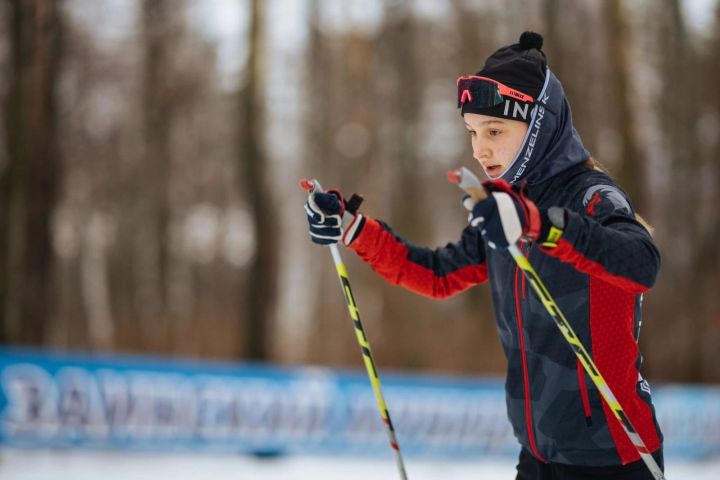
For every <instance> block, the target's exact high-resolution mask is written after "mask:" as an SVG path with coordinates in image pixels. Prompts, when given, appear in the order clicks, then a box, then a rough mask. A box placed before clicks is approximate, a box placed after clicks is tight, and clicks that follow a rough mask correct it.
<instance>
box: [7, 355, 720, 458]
mask: <svg viewBox="0 0 720 480" xmlns="http://www.w3.org/2000/svg"><path fill="white" fill-rule="evenodd" d="M382 381H383V390H384V393H385V397H386V400H387V402H388V407H389V409H390V414H391V416H392V419H393V422H394V424H395V428H396V431H397V435H398V440H399V442H400V445H401V447H402V449H403V452H404V453H405V454H407V455H422V456H423V457H436V458H437V457H466V458H472V457H477V456H479V455H483V456H487V455H512V456H515V455H517V451H518V445H517V443H516V441H515V439H514V437H513V434H512V430H511V428H510V425H509V423H508V421H507V417H506V414H505V395H504V391H503V385H502V381H501V380H498V379H483V378H463V377H430V376H419V375H417V376H416V375H392V374H389V373H388V372H383V378H382ZM654 398H655V403H656V408H657V411H658V416H659V418H660V424H661V426H662V427H663V430H664V432H665V437H666V454H667V455H678V456H686V457H701V456H709V455H719V454H720V388H710V387H706V388H701V387H686V386H665V387H662V388H657V389H656V391H655V392H654ZM0 444H6V445H13V446H25V447H71V446H72V447H85V448H127V449H152V450H177V449H186V450H206V451H233V452H248V453H255V454H261V455H275V454H283V453H325V454H327V453H343V454H363V453H375V452H378V451H385V452H387V451H388V447H387V435H386V432H385V428H384V426H383V424H382V420H381V418H380V414H379V411H378V408H377V405H376V403H375V397H374V396H373V394H372V390H371V388H370V384H369V381H368V379H367V377H366V376H365V375H364V374H363V373H360V372H358V373H351V372H340V371H336V370H330V369H325V368H316V367H305V368H302V367H297V368H282V367H277V366H269V365H252V364H230V363H210V362H200V361H197V362H189V361H180V360H172V361H171V360H167V359H158V358H149V357H126V356H89V355H71V354H64V353H54V352H49V351H42V350H20V349H8V348H0Z"/></svg>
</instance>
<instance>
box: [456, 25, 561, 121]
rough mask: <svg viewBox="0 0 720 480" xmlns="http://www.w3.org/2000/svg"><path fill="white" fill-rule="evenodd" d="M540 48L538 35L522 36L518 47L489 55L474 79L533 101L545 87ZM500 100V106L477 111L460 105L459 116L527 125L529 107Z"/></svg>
mask: <svg viewBox="0 0 720 480" xmlns="http://www.w3.org/2000/svg"><path fill="white" fill-rule="evenodd" d="M542 45H543V37H542V36H541V35H540V34H538V33H535V32H523V34H522V35H520V40H519V41H518V43H515V44H512V45H508V46H507V47H502V48H501V49H499V50H498V51H496V52H495V53H493V54H492V55H490V56H489V57H488V59H487V60H486V61H485V66H484V67H483V68H482V70H480V71H479V72H477V73H476V74H475V75H477V76H480V77H488V78H491V79H493V80H495V81H498V82H500V83H503V84H505V85H507V86H508V87H510V88H513V89H515V90H519V91H520V92H522V93H526V94H528V95H530V96H532V97H533V98H534V99H536V100H537V97H538V95H540V92H541V91H542V88H543V85H544V84H545V70H546V68H547V61H546V58H545V53H544V52H543V51H542ZM504 100H505V101H504V102H503V103H500V104H499V105H495V106H494V107H489V108H479V107H477V106H473V105H472V104H471V102H466V103H463V105H462V110H461V113H462V114H463V115H464V114H466V113H479V114H482V115H490V116H492V117H502V118H509V119H511V120H520V121H524V122H527V123H530V115H529V112H530V110H531V109H532V105H531V104H528V103H525V102H521V101H518V100H515V99H513V98H510V97H507V96H505V97H504Z"/></svg>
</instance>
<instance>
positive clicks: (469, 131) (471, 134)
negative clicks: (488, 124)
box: [467, 130, 475, 137]
mask: <svg viewBox="0 0 720 480" xmlns="http://www.w3.org/2000/svg"><path fill="white" fill-rule="evenodd" d="M467 132H468V133H469V134H470V136H471V137H472V136H473V135H475V130H468V131H467Z"/></svg>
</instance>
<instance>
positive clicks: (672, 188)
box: [647, 0, 704, 381]
mask: <svg viewBox="0 0 720 480" xmlns="http://www.w3.org/2000/svg"><path fill="white" fill-rule="evenodd" d="M663 6H664V8H662V9H660V12H659V13H660V14H661V15H662V17H661V22H660V23H661V24H660V28H659V29H658V32H657V35H658V36H659V38H658V41H657V44H658V47H659V51H660V52H662V54H661V56H660V63H659V65H658V68H659V69H660V72H661V73H662V76H661V78H662V90H661V92H660V95H659V98H660V101H659V102H658V104H659V105H660V106H659V107H658V108H659V112H660V118H661V121H660V124H661V126H662V130H663V141H664V145H663V146H664V148H665V149H666V150H667V154H668V158H669V162H670V165H669V171H668V178H667V179H666V181H667V182H668V185H667V189H666V191H667V192H668V194H667V195H666V196H665V198H661V199H660V201H661V202H662V204H663V206H664V208H663V209H662V211H663V212H664V214H665V215H666V218H664V219H662V223H663V225H665V226H666V230H667V232H666V236H665V237H664V238H662V239H659V240H660V242H661V245H660V247H661V251H662V252H663V253H664V255H663V273H662V274H663V276H664V278H663V285H662V288H663V290H662V291H659V292H658V293H660V294H661V297H659V298H657V296H656V297H655V298H654V299H653V300H654V305H653V309H654V310H653V311H654V312H655V315H654V316H653V318H657V319H658V323H660V322H662V324H659V325H657V327H656V328H655V329H651V330H650V332H652V333H650V332H648V334H647V339H648V340H649V344H650V345H653V346H655V347H656V348H655V351H656V352H657V353H656V356H657V357H658V358H657V360H656V361H654V362H653V363H651V364H650V365H649V367H650V368H656V369H657V371H658V372H659V373H658V375H662V376H663V377H664V378H669V379H675V380H677V379H683V380H685V381H700V380H702V373H701V372H702V352H701V349H700V346H701V345H702V343H703V333H704V326H703V323H704V320H703V312H702V308H701V306H702V298H701V296H700V295H701V292H702V288H699V285H698V282H699V280H700V277H699V275H698V273H699V271H700V270H702V268H703V262H704V259H702V258H699V257H698V255H697V253H698V252H699V246H698V241H699V239H700V238H701V235H699V232H700V231H701V228H702V223H703V222H704V219H702V218H700V217H699V216H698V215H697V212H698V208H699V207H700V204H701V195H700V192H701V190H702V189H701V188H700V187H701V184H702V182H701V168H700V161H699V159H700V155H699V153H700V152H699V148H698V141H697V134H696V125H697V113H698V112H699V111H700V110H701V109H700V108H699V107H700V105H701V104H700V100H699V98H698V94H699V93H700V92H699V91H698V90H699V89H698V88H693V87H692V86H693V85H696V84H697V83H696V79H697V77H698V69H697V68H698V67H697V62H696V53H695V51H694V49H693V48H692V44H691V42H690V39H689V36H688V32H687V29H686V26H685V22H684V19H683V16H682V9H681V7H680V2H679V0H665V1H664V2H663ZM651 294H652V292H651ZM656 295H657V294H656Z"/></svg>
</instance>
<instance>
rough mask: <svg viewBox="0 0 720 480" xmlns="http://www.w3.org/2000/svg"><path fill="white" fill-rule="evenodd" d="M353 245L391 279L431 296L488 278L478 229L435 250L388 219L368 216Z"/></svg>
mask: <svg viewBox="0 0 720 480" xmlns="http://www.w3.org/2000/svg"><path fill="white" fill-rule="evenodd" d="M350 248H352V249H353V250H355V252H356V253H357V254H358V255H359V256H360V258H362V259H363V260H364V261H365V262H367V263H369V264H370V266H371V267H372V268H373V270H375V271H376V272H377V273H379V274H380V276H382V277H383V278H385V279H386V280H387V281H388V282H390V283H392V284H394V285H401V286H403V287H405V288H407V289H408V290H411V291H413V292H416V293H419V294H421V295H425V296H428V297H431V298H446V297H449V296H451V295H454V294H456V293H459V292H462V291H463V290H466V289H468V288H470V287H471V286H473V285H477V284H478V283H481V282H484V281H485V280H486V279H487V267H486V264H485V250H484V248H485V247H484V244H483V241H482V239H481V238H480V234H479V232H478V230H477V229H475V228H469V227H468V228H466V229H465V230H464V231H463V234H462V237H461V238H460V240H459V241H458V242H455V243H449V244H447V245H446V246H444V247H440V248H436V249H434V250H433V249H430V248H423V247H417V246H415V245H412V244H410V243H408V242H406V241H405V240H404V239H402V238H401V237H399V236H398V235H396V234H395V233H394V232H393V231H392V229H391V228H390V227H389V226H388V225H387V224H385V223H384V222H380V221H377V220H374V219H372V218H367V217H366V222H365V225H364V227H363V229H362V231H361V232H360V234H359V235H358V238H357V239H355V241H354V242H353V243H352V244H351V246H350Z"/></svg>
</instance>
